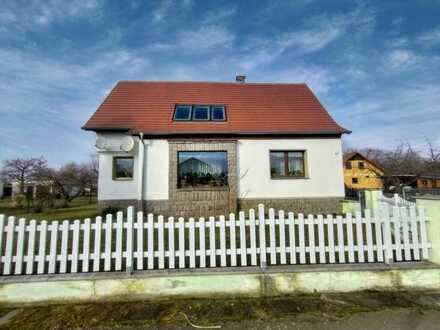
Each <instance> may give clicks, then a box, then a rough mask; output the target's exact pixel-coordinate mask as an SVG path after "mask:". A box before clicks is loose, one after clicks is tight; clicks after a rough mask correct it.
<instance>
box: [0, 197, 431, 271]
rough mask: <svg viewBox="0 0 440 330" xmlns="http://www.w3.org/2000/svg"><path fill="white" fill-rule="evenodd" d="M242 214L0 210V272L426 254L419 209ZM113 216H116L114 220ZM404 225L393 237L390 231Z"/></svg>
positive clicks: (326, 261) (413, 257)
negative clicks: (28, 216) (63, 216)
mask: <svg viewBox="0 0 440 330" xmlns="http://www.w3.org/2000/svg"><path fill="white" fill-rule="evenodd" d="M257 215H258V216H257V217H256V216H255V212H254V210H249V212H248V213H247V215H246V214H245V213H244V212H240V213H239V217H238V219H236V218H235V215H234V214H230V215H229V219H226V218H225V217H224V216H220V217H218V218H214V217H210V218H208V219H204V218H200V219H197V220H196V219H194V218H189V219H188V220H185V219H183V218H178V219H174V218H172V217H170V218H168V219H164V217H163V216H158V217H157V218H155V217H154V216H153V215H152V214H148V215H147V217H146V219H145V218H144V215H143V213H142V212H138V213H137V215H136V218H135V217H134V216H135V214H134V213H133V208H132V207H129V208H128V210H127V212H126V214H125V216H124V215H123V213H122V212H118V213H117V215H116V219H114V217H113V216H112V215H110V214H109V215H107V216H106V217H105V219H104V220H103V219H102V218H101V217H96V219H94V220H91V219H85V220H83V221H80V220H75V221H73V222H71V221H67V220H66V221H62V222H58V221H51V222H47V221H39V222H37V221H36V220H31V221H29V222H28V221H26V220H25V219H18V222H17V221H16V219H15V218H14V217H8V218H7V222H6V217H5V216H4V215H0V272H1V273H2V274H3V275H13V274H15V275H20V274H54V273H77V272H99V271H122V270H126V271H129V272H130V271H132V270H133V269H134V268H135V269H137V270H146V269H149V270H153V269H174V268H180V269H184V268H205V267H234V266H243V267H244V266H261V267H266V266H267V265H286V264H290V265H296V264H334V263H366V262H369V263H373V262H387V263H389V262H392V261H393V260H394V261H402V260H405V261H418V260H425V259H428V248H429V247H430V245H429V243H428V241H427V233H426V225H425V221H426V217H425V215H424V213H423V210H422V209H419V210H417V211H416V209H415V208H414V207H411V208H410V209H409V210H408V209H407V208H400V209H399V208H397V207H394V212H393V213H392V214H391V215H389V214H388V212H387V208H383V209H382V210H381V212H379V213H377V214H375V215H374V216H372V215H371V214H370V212H369V211H368V210H366V211H365V213H364V217H362V216H361V213H357V214H356V215H355V216H354V217H353V216H352V215H351V214H347V215H346V217H345V218H343V217H342V216H335V217H334V216H331V215H327V216H325V217H324V216H322V215H318V216H313V215H308V216H306V217H305V216H304V215H302V214H295V215H294V214H293V213H291V212H290V213H288V214H285V213H284V212H283V211H279V212H277V214H275V211H274V210H273V209H269V212H268V216H267V215H265V210H264V206H263V205H260V206H259V209H258V214H257ZM114 220H116V221H114ZM400 226H402V227H403V228H404V231H403V235H402V237H395V236H394V237H393V235H392V234H391V232H392V230H393V228H398V227H400Z"/></svg>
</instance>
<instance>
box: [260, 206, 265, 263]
mask: <svg viewBox="0 0 440 330" xmlns="http://www.w3.org/2000/svg"><path fill="white" fill-rule="evenodd" d="M258 230H259V237H260V242H259V243H260V266H261V267H263V268H264V267H266V220H265V218H264V205H263V204H259V205H258Z"/></svg>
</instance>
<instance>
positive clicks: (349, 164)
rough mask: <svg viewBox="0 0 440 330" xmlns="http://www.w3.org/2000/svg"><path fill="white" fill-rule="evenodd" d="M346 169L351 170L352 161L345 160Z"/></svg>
mask: <svg viewBox="0 0 440 330" xmlns="http://www.w3.org/2000/svg"><path fill="white" fill-rule="evenodd" d="M345 169H347V170H351V162H345Z"/></svg>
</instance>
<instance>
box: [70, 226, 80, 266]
mask: <svg viewBox="0 0 440 330" xmlns="http://www.w3.org/2000/svg"><path fill="white" fill-rule="evenodd" d="M79 228H80V222H79V220H75V221H74V222H73V239H72V264H71V269H70V271H71V272H72V273H76V272H77V271H78V258H79Z"/></svg>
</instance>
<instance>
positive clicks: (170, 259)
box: [168, 217, 175, 269]
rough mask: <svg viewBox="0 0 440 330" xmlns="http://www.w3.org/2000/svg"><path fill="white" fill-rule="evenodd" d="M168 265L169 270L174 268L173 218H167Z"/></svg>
mask: <svg viewBox="0 0 440 330" xmlns="http://www.w3.org/2000/svg"><path fill="white" fill-rule="evenodd" d="M168 265H169V267H170V269H174V267H175V251H174V218H173V217H169V218H168Z"/></svg>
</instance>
